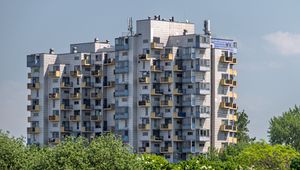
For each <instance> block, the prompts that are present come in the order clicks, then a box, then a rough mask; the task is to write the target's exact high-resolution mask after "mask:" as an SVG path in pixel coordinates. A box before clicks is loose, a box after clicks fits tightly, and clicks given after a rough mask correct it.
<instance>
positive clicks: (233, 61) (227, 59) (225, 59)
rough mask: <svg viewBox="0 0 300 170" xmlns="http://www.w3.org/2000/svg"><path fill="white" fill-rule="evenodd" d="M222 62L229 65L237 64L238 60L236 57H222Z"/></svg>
mask: <svg viewBox="0 0 300 170" xmlns="http://www.w3.org/2000/svg"><path fill="white" fill-rule="evenodd" d="M220 61H221V62H223V63H229V64H236V63H237V60H236V58H235V57H226V56H221V58H220Z"/></svg>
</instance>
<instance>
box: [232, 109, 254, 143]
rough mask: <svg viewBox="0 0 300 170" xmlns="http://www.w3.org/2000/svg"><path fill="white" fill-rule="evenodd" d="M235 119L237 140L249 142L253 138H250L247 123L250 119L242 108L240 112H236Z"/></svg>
mask: <svg viewBox="0 0 300 170" xmlns="http://www.w3.org/2000/svg"><path fill="white" fill-rule="evenodd" d="M236 115H237V117H238V120H237V134H236V137H237V140H238V142H251V141H254V140H255V138H250V136H249V129H248V125H249V124H250V120H249V118H248V115H247V113H246V112H245V111H244V110H243V111H242V112H237V113H236Z"/></svg>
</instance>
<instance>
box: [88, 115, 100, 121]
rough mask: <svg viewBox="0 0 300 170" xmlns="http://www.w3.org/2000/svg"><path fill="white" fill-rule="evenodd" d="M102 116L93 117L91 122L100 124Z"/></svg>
mask: <svg viewBox="0 0 300 170" xmlns="http://www.w3.org/2000/svg"><path fill="white" fill-rule="evenodd" d="M101 118H102V116H100V115H91V121H95V122H99V121H101Z"/></svg>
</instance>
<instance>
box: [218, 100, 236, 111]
mask: <svg viewBox="0 0 300 170" xmlns="http://www.w3.org/2000/svg"><path fill="white" fill-rule="evenodd" d="M220 106H221V108H222V109H233V110H237V104H236V103H232V102H221V103H220Z"/></svg>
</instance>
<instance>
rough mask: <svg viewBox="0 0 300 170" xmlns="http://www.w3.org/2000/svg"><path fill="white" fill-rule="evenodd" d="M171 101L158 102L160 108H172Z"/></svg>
mask: <svg viewBox="0 0 300 170" xmlns="http://www.w3.org/2000/svg"><path fill="white" fill-rule="evenodd" d="M172 106H173V101H172V100H162V101H160V107H172Z"/></svg>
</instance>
